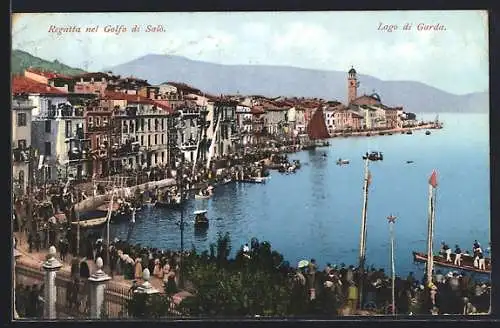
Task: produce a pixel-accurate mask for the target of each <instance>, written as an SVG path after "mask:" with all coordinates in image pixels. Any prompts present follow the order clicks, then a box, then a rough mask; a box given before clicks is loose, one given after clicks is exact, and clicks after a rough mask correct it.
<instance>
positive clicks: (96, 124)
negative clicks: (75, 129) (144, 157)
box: [84, 92, 126, 176]
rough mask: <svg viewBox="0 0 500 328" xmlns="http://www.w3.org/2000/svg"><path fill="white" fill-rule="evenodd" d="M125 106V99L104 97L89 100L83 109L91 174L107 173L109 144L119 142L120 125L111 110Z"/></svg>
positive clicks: (108, 167) (108, 95)
mask: <svg viewBox="0 0 500 328" xmlns="http://www.w3.org/2000/svg"><path fill="white" fill-rule="evenodd" d="M125 107H126V100H124V99H115V98H114V97H110V94H109V92H108V93H107V95H106V94H105V96H104V97H102V98H99V99H96V100H94V101H91V102H90V103H89V105H88V106H87V108H86V110H85V114H84V116H85V128H84V131H85V137H86V138H87V139H89V141H90V150H91V156H92V160H91V161H90V162H89V169H88V170H89V172H91V173H92V175H93V176H101V175H107V174H108V173H109V169H110V161H109V160H108V153H109V150H110V147H108V146H110V145H113V144H115V143H119V142H120V133H121V131H120V126H117V124H115V122H114V121H113V110H114V109H120V108H125Z"/></svg>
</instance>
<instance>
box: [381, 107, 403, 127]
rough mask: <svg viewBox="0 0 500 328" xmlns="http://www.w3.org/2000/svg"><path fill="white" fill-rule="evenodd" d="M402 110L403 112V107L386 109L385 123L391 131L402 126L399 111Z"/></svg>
mask: <svg viewBox="0 0 500 328" xmlns="http://www.w3.org/2000/svg"><path fill="white" fill-rule="evenodd" d="M400 108H401V111H402V110H403V109H402V107H387V108H385V121H386V125H387V128H389V129H395V128H398V127H399V126H400V123H399V121H400V119H399V116H398V110H399V109H400Z"/></svg>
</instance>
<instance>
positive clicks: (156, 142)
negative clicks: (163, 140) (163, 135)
mask: <svg viewBox="0 0 500 328" xmlns="http://www.w3.org/2000/svg"><path fill="white" fill-rule="evenodd" d="M154 144H155V145H157V144H158V135H157V134H155V143H154Z"/></svg>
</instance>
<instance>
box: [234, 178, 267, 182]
mask: <svg viewBox="0 0 500 328" xmlns="http://www.w3.org/2000/svg"><path fill="white" fill-rule="evenodd" d="M240 182H246V183H266V178H260V177H250V178H246V179H243V180H240Z"/></svg>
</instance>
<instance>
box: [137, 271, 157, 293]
mask: <svg viewBox="0 0 500 328" xmlns="http://www.w3.org/2000/svg"><path fill="white" fill-rule="evenodd" d="M142 279H143V280H144V283H142V285H140V286H139V287H137V289H136V290H135V292H136V293H141V294H148V295H150V294H158V293H159V291H158V290H157V289H156V288H154V287H153V285H152V284H151V283H150V282H149V279H151V273H150V272H149V269H148V268H146V269H144V270H143V271H142Z"/></svg>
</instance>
